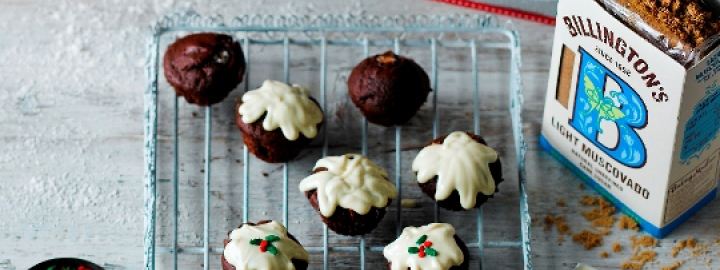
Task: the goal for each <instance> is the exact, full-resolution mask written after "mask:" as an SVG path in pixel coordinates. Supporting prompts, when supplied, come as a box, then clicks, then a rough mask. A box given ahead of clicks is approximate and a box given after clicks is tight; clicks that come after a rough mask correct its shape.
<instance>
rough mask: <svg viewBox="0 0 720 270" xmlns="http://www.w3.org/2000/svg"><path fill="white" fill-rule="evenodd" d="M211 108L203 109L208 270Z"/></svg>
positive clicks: (207, 258)
mask: <svg viewBox="0 0 720 270" xmlns="http://www.w3.org/2000/svg"><path fill="white" fill-rule="evenodd" d="M211 131H212V107H211V106H207V107H205V190H204V192H205V193H204V197H205V219H204V225H203V269H205V270H207V269H210V162H211V161H212V157H211V140H212V138H211V137H210V135H211V134H212V133H211Z"/></svg>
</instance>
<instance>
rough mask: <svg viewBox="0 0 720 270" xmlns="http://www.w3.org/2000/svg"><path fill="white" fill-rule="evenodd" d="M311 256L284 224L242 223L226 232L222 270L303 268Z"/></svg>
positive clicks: (288, 269)
mask: <svg viewBox="0 0 720 270" xmlns="http://www.w3.org/2000/svg"><path fill="white" fill-rule="evenodd" d="M309 258H310V255H309V254H308V252H307V251H306V250H305V248H303V246H302V245H300V242H298V241H297V239H295V237H293V236H292V235H291V234H289V233H288V232H287V229H285V226H283V225H282V224H280V223H278V222H276V221H270V220H264V221H260V222H258V223H245V224H242V225H240V227H239V228H237V229H235V230H233V231H232V232H230V233H229V235H228V239H225V250H224V251H223V254H222V256H221V257H220V259H221V261H222V267H223V270H255V269H267V270H306V269H307V268H308V260H309Z"/></svg>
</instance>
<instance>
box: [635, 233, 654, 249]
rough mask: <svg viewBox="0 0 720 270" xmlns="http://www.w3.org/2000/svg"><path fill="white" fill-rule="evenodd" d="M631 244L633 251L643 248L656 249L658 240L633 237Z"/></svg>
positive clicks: (645, 236)
mask: <svg viewBox="0 0 720 270" xmlns="http://www.w3.org/2000/svg"><path fill="white" fill-rule="evenodd" d="M630 243H631V246H632V248H633V249H637V248H641V247H654V246H655V245H656V244H657V240H655V238H652V236H647V235H643V236H640V237H638V236H635V235H633V236H631V237H630Z"/></svg>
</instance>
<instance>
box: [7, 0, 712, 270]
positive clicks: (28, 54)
mask: <svg viewBox="0 0 720 270" xmlns="http://www.w3.org/2000/svg"><path fill="white" fill-rule="evenodd" d="M305 2H307V3H308V4H305V3H303V4H302V5H300V4H295V5H288V4H287V3H285V1H280V0H266V1H241V2H239V1H230V0H219V1H212V2H209V1H202V0H192V1H174V0H152V1H142V0H132V1H120V0H106V1H91V0H81V1H70V0H52V1H51V0H46V1H41V0H0V145H2V147H0V179H1V180H2V186H0V214H2V216H3V218H2V219H0V269H26V268H28V267H29V266H31V265H32V264H34V263H37V262H39V261H41V260H44V259H48V258H52V257H64V256H72V257H82V258H86V259H89V260H92V261H95V262H98V263H100V264H104V265H105V266H107V267H108V268H110V269H140V268H141V266H142V258H143V257H142V243H143V242H142V239H143V205H142V203H143V201H142V196H143V152H142V142H143V129H142V112H143V98H142V92H143V91H144V89H145V83H146V79H145V74H144V69H143V67H144V61H145V52H146V47H145V44H146V40H147V38H148V32H147V27H148V26H149V25H150V24H151V23H152V22H154V21H155V20H156V19H157V18H158V17H159V16H161V15H164V14H167V13H169V12H172V11H175V10H178V9H185V8H192V9H195V10H197V11H199V12H200V13H202V14H215V13H220V14H222V15H224V16H226V17H232V16H233V15H236V14H245V13H264V14H265V13H267V14H277V13H294V14H304V13H316V12H318V11H323V12H329V13H345V12H348V11H351V10H359V9H364V10H366V11H367V12H368V13H369V14H378V15H392V14H397V13H403V14H453V13H467V12H471V11H468V10H464V9H459V8H454V7H449V6H446V5H442V4H437V3H433V2H426V1H423V2H418V1H414V0H401V1H394V2H393V5H389V4H388V2H387V1H379V0H373V1H363V4H362V5H358V4H354V5H349V4H348V3H345V2H343V1H331V0H313V1H305ZM278 7H279V8H278ZM514 25H515V27H517V29H519V31H520V33H521V38H522V43H523V67H522V73H523V83H524V89H525V95H526V99H525V100H526V103H525V105H526V113H525V119H526V136H527V138H528V140H529V145H530V150H531V151H530V153H529V155H528V169H529V171H528V177H529V179H530V182H529V190H530V203H531V206H530V207H531V211H532V213H533V217H534V218H535V219H536V220H542V218H543V217H544V216H545V215H546V214H550V213H553V214H564V215H565V216H566V217H567V218H568V219H569V221H570V224H571V226H572V227H573V229H577V230H579V229H581V228H582V227H583V226H582V225H580V224H584V223H583V222H584V221H583V220H582V217H581V215H580V213H581V212H582V211H584V209H583V208H582V207H581V206H580V205H579V203H578V200H579V198H580V197H581V196H582V195H585V194H592V192H591V191H589V190H585V191H582V190H580V189H579V188H578V182H577V180H576V179H575V177H574V176H572V175H570V172H569V171H568V170H566V169H564V168H562V167H561V166H560V165H559V163H557V162H556V161H554V160H552V159H551V158H550V157H549V156H548V155H547V154H545V153H543V152H542V151H540V150H539V149H538V146H537V135H538V131H539V125H540V117H541V114H542V104H543V97H544V91H545V87H546V80H547V68H548V66H549V59H550V55H549V50H550V47H551V39H552V29H551V28H550V27H547V26H541V25H536V24H531V23H525V22H520V21H515V22H514ZM488 72H490V73H491V71H488ZM188 112H190V111H188ZM191 118H192V116H191V115H188V116H187V117H186V119H191ZM221 129H224V130H226V132H228V134H230V132H231V131H233V132H234V130H233V129H232V126H230V125H228V126H227V127H221ZM233 134H236V133H233ZM233 136H237V135H233ZM235 149H240V148H239V147H237V148H235ZM371 151H372V150H371ZM217 153H219V154H223V153H222V152H217ZM225 154H227V153H225ZM236 154H239V153H235V154H232V155H236ZM227 155H231V154H227ZM405 164H409V161H405ZM306 165H308V166H309V165H310V164H306ZM306 167H307V166H306ZM262 168H264V169H267V171H268V172H270V173H272V172H273V171H272V169H273V168H272V167H271V166H265V165H263V167H262ZM303 173H304V172H291V174H296V175H301V174H303ZM298 177H299V176H298ZM199 181H201V178H187V179H183V187H182V188H183V190H184V191H186V192H188V194H190V195H188V196H191V197H190V198H192V196H193V195H192V194H193V192H194V190H200V187H199V186H198V185H199V183H200V182H199ZM222 185H223V184H222V183H219V186H218V188H222ZM512 187H513V185H512V184H507V187H506V189H507V190H510V189H512ZM160 188H161V189H162V188H163V186H162V184H161V187H160ZM198 194H199V193H198ZM213 196H216V197H217V198H218V200H216V202H218V203H219V204H222V203H225V204H230V203H231V202H233V201H235V202H237V201H239V199H240V198H239V197H237V194H234V193H223V192H214V193H213ZM233 196H235V197H233ZM559 198H564V200H565V201H566V202H567V204H568V206H567V207H565V208H558V207H557V206H556V201H557V199H559ZM300 199H302V198H297V202H296V203H295V205H299V206H302V207H303V209H304V210H302V211H307V209H306V208H307V205H306V203H304V202H303V201H302V200H300ZM200 204H201V202H200V201H197V205H186V206H184V207H186V208H185V210H186V211H187V212H188V213H190V212H192V210H193V209H200V208H199V207H200V206H199V205H200ZM511 204H512V207H516V206H515V202H514V201H513V199H511V198H506V199H503V198H502V196H499V198H497V199H495V200H493V201H492V202H490V203H489V204H488V206H487V207H488V209H489V210H488V212H491V214H490V215H492V211H493V210H492V209H495V210H497V211H499V212H502V210H503V209H505V208H504V207H509V206H506V205H511ZM162 207H163V206H161V209H162ZM193 207H195V208H193ZM213 207H216V208H221V207H223V205H215V206H213ZM512 207H511V208H509V209H515V208H512ZM263 209H269V210H257V211H255V212H254V213H255V216H260V215H273V211H275V212H277V209H272V208H269V207H265V208H263ZM165 210H167V209H165ZM298 211H300V210H298ZM239 214H240V213H230V214H229V215H228V216H217V217H216V218H217V220H218V221H216V222H217V223H220V222H222V223H223V224H226V225H227V227H231V226H233V225H230V224H235V223H237V215H239ZM492 217H493V218H495V219H498V220H499V223H498V224H500V225H498V226H499V227H496V228H493V227H491V228H489V229H488V231H487V234H488V235H489V236H493V234H496V235H498V234H499V235H500V236H503V234H505V233H506V232H504V231H503V230H502V226H503V224H505V223H508V224H509V223H512V222H517V218H516V216H515V215H514V214H513V215H512V216H511V217H505V216H502V215H497V216H492ZM298 218H302V217H298ZM312 218H316V217H314V216H312ZM181 219H182V220H184V221H185V222H189V223H192V220H193V218H192V216H191V215H190V214H187V215H186V216H181ZM504 220H505V221H504ZM235 225H236V224H235ZM195 226H200V227H201V226H202V224H201V220H199V219H198V220H197V224H195ZM302 229H303V228H298V230H302ZM188 230H189V229H188ZM198 232H199V231H198ZM217 233H218V234H222V232H217ZM510 236H512V235H510ZM533 236H534V243H533V251H534V254H535V256H534V262H535V267H536V269H572V268H573V267H574V265H575V264H576V263H577V262H586V263H589V264H591V265H593V266H596V267H600V268H602V269H616V268H618V266H619V264H620V261H622V260H624V259H625V258H627V257H629V255H628V254H621V255H618V254H611V256H610V258H607V259H601V258H600V257H599V255H598V254H599V252H600V249H596V250H593V251H584V250H583V249H582V248H581V247H580V246H578V245H576V244H573V243H571V242H570V241H566V242H565V243H564V244H562V245H561V246H559V245H558V244H557V241H556V237H557V236H556V234H555V232H546V231H545V230H543V226H542V224H541V222H538V223H536V226H535V227H534V229H533ZM628 236H629V234H628V233H627V232H619V231H618V232H613V233H612V234H611V235H610V236H609V237H608V238H606V243H607V244H606V246H605V247H604V248H603V249H601V250H608V249H609V248H608V247H609V243H612V242H613V241H616V240H617V241H625V242H627V241H628V240H627V238H628ZM688 236H695V237H697V238H698V239H701V240H705V241H715V239H717V238H718V237H719V236H720V204H718V203H717V202H713V203H711V204H710V205H709V206H708V207H706V208H705V209H703V210H702V211H701V212H700V213H699V214H698V215H696V216H695V217H693V218H691V219H690V220H689V221H688V222H687V223H686V224H685V225H683V226H681V227H680V228H679V229H678V230H677V231H676V232H675V233H673V234H671V235H670V236H669V237H668V238H667V239H664V240H662V241H660V244H659V247H657V248H656V251H658V253H659V254H660V259H659V261H660V263H658V264H656V265H653V266H651V267H650V266H649V268H648V269H650V268H658V267H659V266H660V265H664V264H666V263H670V262H672V261H673V260H672V258H669V255H668V254H669V251H668V250H669V249H671V248H672V246H673V245H674V241H676V240H679V239H685V238H687V237H688ZM184 237H185V238H187V239H188V241H193V240H194V239H200V238H201V235H192V234H189V235H185V236H184ZM308 237H312V236H308ZM161 240H162V239H161ZM165 240H166V239H165ZM220 241H221V240H220V239H218V242H220ZM336 241H340V242H342V241H350V240H348V239H337V240H336ZM718 251H720V245H711V246H710V248H709V251H708V252H709V253H708V255H705V256H706V257H707V258H713V257H716V256H718V255H720V254H718ZM519 260H520V255H519V251H516V250H496V251H493V252H491V253H489V254H488V259H487V260H486V265H487V266H488V269H517V268H518V266H519V265H521V263H520V262H519ZM185 263H187V264H186V265H185V267H186V268H184V269H196V267H197V266H198V264H196V261H193V260H188V261H187V262H185ZM706 264H707V263H706V260H705V258H702V257H701V258H695V259H692V260H688V261H687V263H686V265H685V268H682V269H720V261H718V260H713V261H712V262H710V264H707V265H706ZM348 269H352V268H348Z"/></svg>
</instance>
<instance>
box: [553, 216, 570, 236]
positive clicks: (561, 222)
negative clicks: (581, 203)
mask: <svg viewBox="0 0 720 270" xmlns="http://www.w3.org/2000/svg"><path fill="white" fill-rule="evenodd" d="M555 229H557V230H558V233H560V234H570V233H571V232H570V226H568V224H567V221H565V217H562V216H557V217H555Z"/></svg>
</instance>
